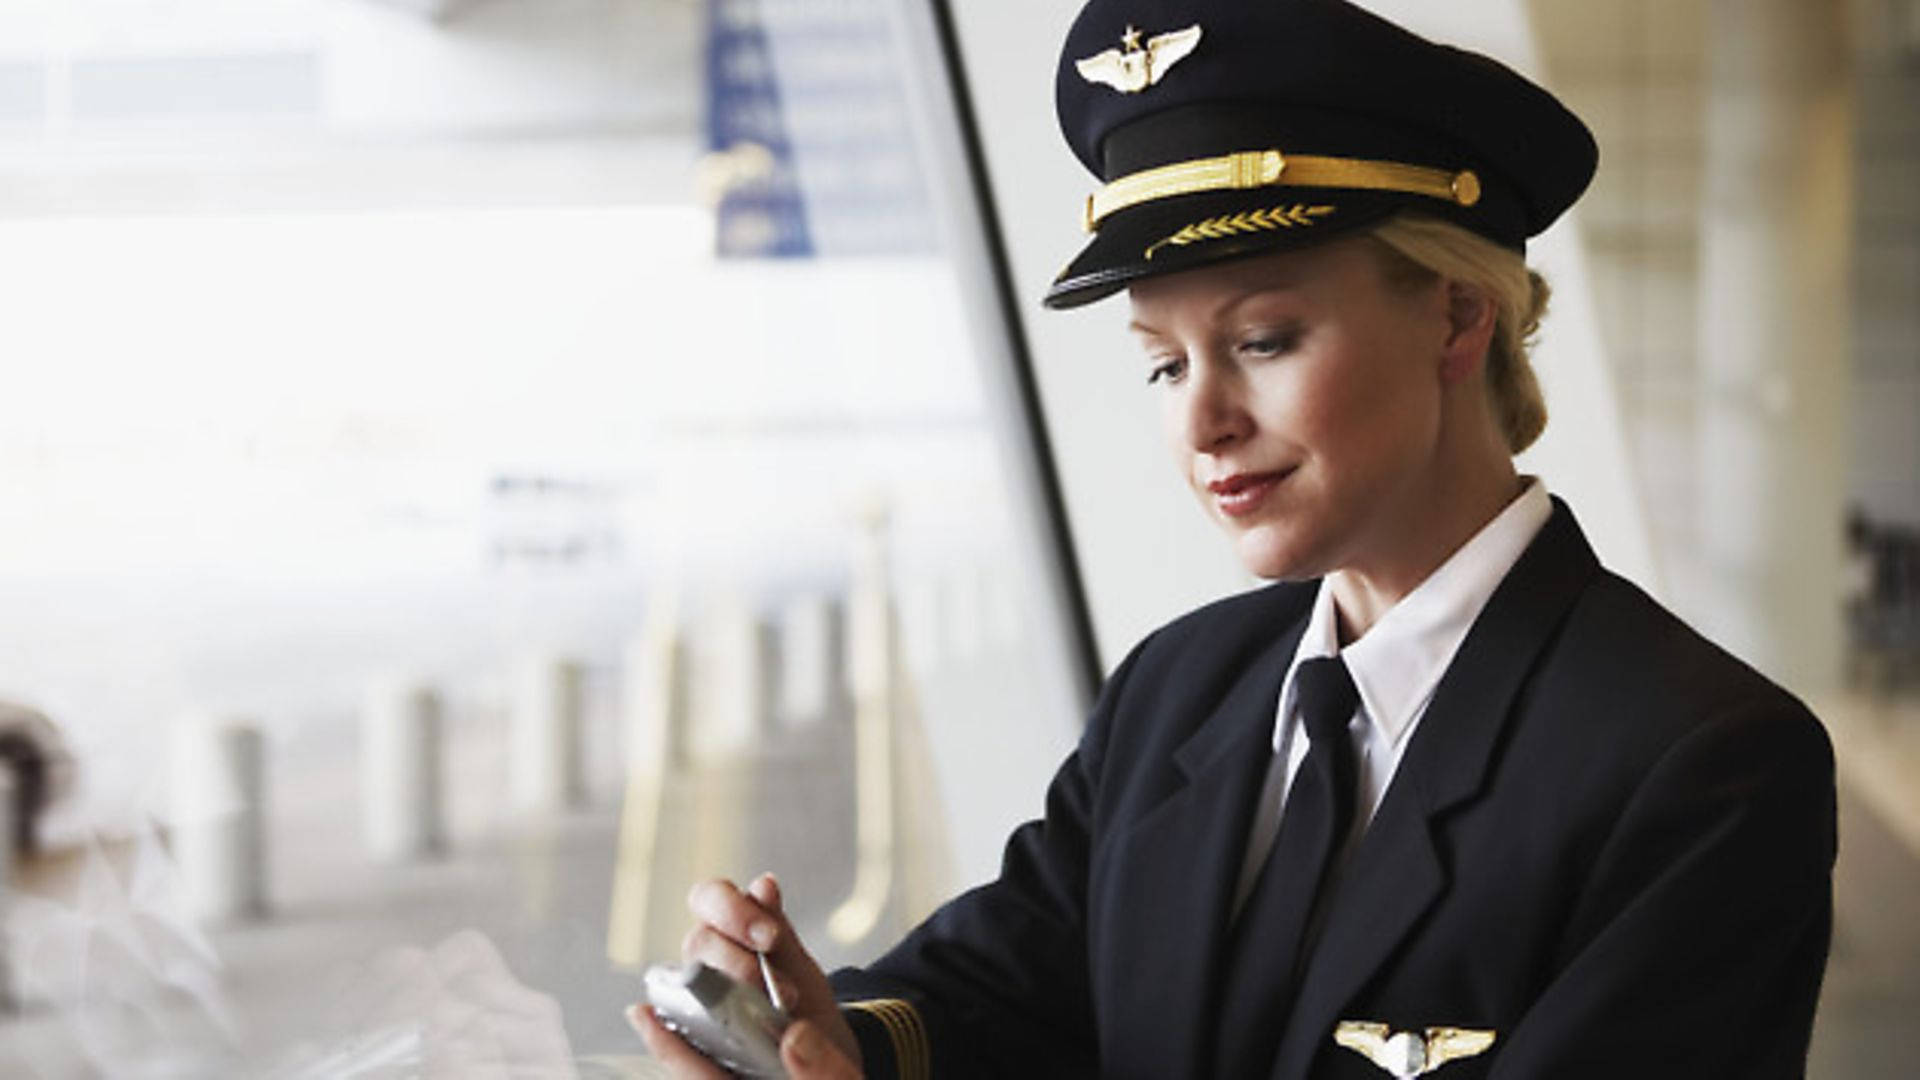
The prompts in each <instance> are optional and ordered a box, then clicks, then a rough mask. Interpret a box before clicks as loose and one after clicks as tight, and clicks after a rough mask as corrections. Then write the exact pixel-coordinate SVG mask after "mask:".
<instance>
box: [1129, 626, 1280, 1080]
mask: <svg viewBox="0 0 1920 1080" xmlns="http://www.w3.org/2000/svg"><path fill="white" fill-rule="evenodd" d="M1283 620H1284V621H1280V622H1279V626H1280V631H1279V632H1278V633H1277V635H1276V636H1275V637H1274V638H1272V639H1271V640H1270V643H1269V644H1267V645H1266V646H1265V647H1264V648H1261V649H1259V650H1258V651H1257V653H1255V654H1254V655H1253V656H1252V657H1251V658H1250V659H1249V660H1248V661H1247V662H1245V663H1241V664H1239V665H1237V666H1236V668H1235V669H1234V672H1233V674H1232V676H1231V677H1233V679H1234V681H1233V684H1232V686H1231V688H1230V689H1228V690H1227V692H1226V694H1225V696H1224V697H1222V698H1221V699H1220V703H1219V705H1217V706H1216V707H1215V708H1214V710H1213V712H1212V713H1211V714H1210V715H1209V716H1208V718H1207V720H1206V721H1205V722H1204V723H1203V724H1201V725H1200V727H1199V728H1197V729H1196V730H1195V732H1194V734H1193V735H1192V736H1190V737H1189V738H1188V739H1187V740H1186V741H1185V742H1184V743H1183V744H1181V746H1180V747H1179V749H1178V750H1176V751H1175V752H1174V755H1173V760H1174V763H1175V765H1176V767H1177V768H1178V770H1179V772H1180V773H1181V774H1182V776H1183V777H1184V778H1185V784H1184V785H1183V786H1181V787H1179V788H1178V789H1176V790H1175V791H1174V792H1173V794H1171V795H1169V796H1168V797H1167V798H1166V800H1165V801H1163V802H1161V803H1160V804H1159V805H1158V806H1156V807H1154V808H1152V809H1151V810H1149V811H1147V812H1146V813H1145V814H1144V815H1142V816H1141V817H1140V818H1138V819H1136V822H1135V824H1134V825H1133V826H1132V827H1131V828H1130V829H1128V830H1127V831H1126V833H1125V835H1123V836H1121V837H1120V838H1118V839H1117V840H1116V845H1115V849H1114V851H1113V852H1112V855H1111V857H1112V859H1113V864H1112V865H1113V872H1112V874H1111V876H1110V878H1109V879H1108V880H1106V881H1104V882H1102V883H1101V885H1100V887H1099V890H1098V892H1099V895H1098V902H1099V903H1100V905H1101V909H1100V910H1099V911H1098V912H1097V913H1096V914H1097V915H1098V918H1097V920H1096V922H1095V925H1097V926H1101V927H1103V928H1104V932H1102V933H1101V934H1100V935H1099V940H1097V941H1095V942H1094V943H1093V950H1092V955H1093V956H1094V957H1095V961H1094V962H1095V963H1096V964H1097V965H1098V968H1099V970H1097V971H1096V973H1095V984H1096V985H1097V986H1099V987H1100V988H1101V989H1100V997H1101V1001H1100V1005H1099V1008H1100V1012H1101V1014H1102V1022H1101V1024H1100V1029H1101V1057H1102V1060H1103V1061H1104V1062H1106V1063H1107V1064H1106V1066H1105V1067H1104V1068H1105V1072H1106V1073H1107V1074H1109V1075H1115V1076H1142V1077H1145V1076H1152V1077H1163V1076H1193V1075H1199V1074H1200V1073H1201V1071H1202V1070H1204V1068H1205V1067H1206V1066H1205V1062H1206V1060H1207V1056H1206V1050H1207V1040H1208V1039H1210V1038H1211V1037H1212V1028H1211V1026H1210V1023H1209V1020H1210V1017H1211V1007H1212V1005H1213V1003H1214V996H1213V995H1214V987H1215V986H1216V985H1217V983H1218V976H1219V971H1220V960H1221V957H1220V951H1221V946H1222V942H1223V941H1224V940H1225V931H1226V926H1227V920H1228V915H1229V911H1228V907H1229V905H1230V903H1231V901H1232V895H1233V888H1234V884H1235V882H1236V880H1237V879H1238V876H1239V871H1240V865H1241V862H1242V861H1243V858H1244V856H1245V850H1246V838H1247V831H1248V828H1249V823H1250V821H1251V819H1252V805H1253V801H1254V800H1255V799H1256V798H1257V797H1258V795H1259V792H1260V786H1261V782H1262V781H1263V780H1264V779H1265V776H1266V770H1267V764H1268V762H1269V761H1270V760H1271V759H1272V757H1273V745H1272V738H1273V723H1274V710H1275V707H1276V705H1277V704H1278V702H1279V694H1280V680H1281V679H1282V678H1283V677H1284V676H1285V674H1286V670H1287V664H1288V662H1289V661H1291V660H1292V658H1293V653H1294V650H1295V649H1296V648H1297V647H1298V645H1299V641H1300V635H1301V633H1302V631H1303V630H1304V628H1305V622H1306V619H1305V613H1304V611H1302V612H1297V613H1293V617H1292V618H1291V619H1290V620H1285V619H1284V616H1283ZM1196 682H1199V683H1200V684H1201V685H1204V684H1205V683H1204V676H1203V677H1202V678H1200V679H1196ZM1169 719H1171V718H1169Z"/></svg>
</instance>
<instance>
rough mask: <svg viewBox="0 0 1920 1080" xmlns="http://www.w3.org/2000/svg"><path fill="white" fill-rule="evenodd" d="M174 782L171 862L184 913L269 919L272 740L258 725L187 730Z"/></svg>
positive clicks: (179, 733)
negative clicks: (268, 741) (176, 872)
mask: <svg viewBox="0 0 1920 1080" xmlns="http://www.w3.org/2000/svg"><path fill="white" fill-rule="evenodd" d="M172 782H173V799H172V802H173V854H174V858H175V860H176V861H177V862H178V863H179V868H180V884H181V889H182V897H181V899H182V901H183V904H184V906H185V908H186V910H187V911H188V912H189V913H191V914H192V915H193V916H195V917H197V918H199V919H202V920H206V921H222V920H231V919H241V918H253V917H259V916H262V915H264V914H266V911H267V857H268V852H267V768H266V740H265V738H264V736H263V735H262V734H261V731H260V728H259V727H258V725H256V724H255V723H253V722H252V721H249V720H243V719H232V718H216V719H207V718H195V719H190V720H188V721H185V722H183V723H181V724H180V725H179V726H177V727H176V728H175V729H174V738H173V773H172Z"/></svg>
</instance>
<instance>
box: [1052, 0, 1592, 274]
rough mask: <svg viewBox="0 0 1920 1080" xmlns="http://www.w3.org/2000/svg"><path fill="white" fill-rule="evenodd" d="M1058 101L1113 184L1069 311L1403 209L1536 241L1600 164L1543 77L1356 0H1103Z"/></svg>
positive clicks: (1083, 24)
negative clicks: (1433, 37) (1439, 39)
mask: <svg viewBox="0 0 1920 1080" xmlns="http://www.w3.org/2000/svg"><path fill="white" fill-rule="evenodd" d="M1055 103H1056V106H1057V108H1058V111H1059V117H1060V129H1061V131H1062V132H1063V133H1064V134H1065V135H1066V138H1067V143H1068V144H1069V145H1070V146H1071V147H1072V148H1073V152H1074V154H1075V156H1077V157H1078V158H1079V159H1080V161H1081V163H1082V164H1084V165H1085V166H1086V167H1087V168H1088V170H1090V171H1091V172H1092V173H1093V174H1094V176H1095V178H1096V179H1097V181H1098V186H1097V187H1096V189H1095V190H1094V192H1093V193H1092V194H1091V195H1089V196H1088V197H1087V199H1086V202H1085V203H1084V204H1083V205H1082V206H1080V207H1078V208H1076V210H1077V213H1078V215H1079V217H1080V220H1081V224H1082V225H1083V226H1084V227H1085V228H1086V230H1087V232H1088V234H1089V240H1088V243H1087V245H1086V247H1085V248H1084V249H1083V250H1082V251H1081V252H1080V253H1079V255H1077V256H1076V257H1075V258H1074V260H1073V261H1072V262H1071V263H1070V264H1068V266H1067V268H1066V269H1065V270H1063V271H1061V273H1060V275H1059V277H1057V278H1056V279H1055V280H1054V282H1053V285H1052V287H1051V288H1050V289H1048V291H1047V296H1046V304H1047V306H1049V307H1054V308H1070V307H1077V306H1079V305H1081V304H1086V303H1090V302H1092V301H1094V300H1098V299H1100V298H1102V297H1104V296H1108V295H1110V294H1112V293H1114V292H1117V291H1118V290H1120V289H1122V288H1125V287H1126V286H1127V285H1128V283H1130V282H1133V281H1137V280H1139V279H1141V278H1144V277H1149V276H1153V275H1158V274H1167V273H1174V272H1177V271H1180V270H1186V269H1191V268H1193V267H1197V266H1202V265H1206V264H1209V263H1214V262H1219V261H1221V260H1225V259H1231V258H1237V257H1241V256H1246V255H1253V254H1259V253H1264V252H1271V251H1284V250H1290V249H1295V248H1302V247H1308V246H1311V245H1314V244H1320V243H1325V242H1326V241H1328V240H1330V239H1333V238H1335V237H1337V236H1340V235H1344V234H1348V233H1352V232H1355V231H1357V230H1363V229H1365V228H1367V227H1369V226H1372V225H1375V224H1378V223H1380V222H1382V221H1385V220H1386V219H1387V218H1389V217H1391V216H1393V215H1394V214H1396V213H1398V212H1401V211H1417V212H1419V213H1422V214H1427V215H1430V216H1433V217H1437V218H1440V219H1443V220H1446V221H1450V222H1453V223H1454V224H1456V225H1460V226H1463V227H1465V228H1467V229H1469V230H1471V231H1473V232H1475V233H1478V234H1480V235H1482V236H1485V237H1487V238H1489V239H1491V240H1494V241H1496V242H1498V243H1500V244H1503V245H1505V246H1507V247H1509V248H1512V249H1514V250H1516V251H1522V252H1524V251H1525V248H1526V241H1527V239H1528V238H1529V237H1531V236H1534V235H1536V234H1538V233H1540V232H1541V231H1542V230H1544V229H1545V228H1546V227H1547V226H1548V225H1551V224H1552V223H1553V222H1554V220H1555V219H1556V218H1558V217H1559V216H1560V215H1561V213H1562V212H1564V211H1565V210H1566V209H1567V207H1568V206H1570V205H1572V203H1573V201H1574V200H1575V199H1576V198H1578V197H1579V195H1580V193H1581V192H1582V191H1584V190H1586V187H1587V183H1588V182H1589V181H1590V180H1591V179H1592V178H1593V171H1594V166H1595V164H1596V162H1597V160H1598V149H1597V147H1596V146H1595V144H1594V141H1593V135H1592V133H1591V132H1589V131H1588V130H1587V127H1586V125H1585V124H1583V123H1581V122H1580V118H1579V117H1577V116H1575V115H1573V113H1572V112H1570V111H1568V110H1567V108H1566V107H1565V106H1563V105H1561V104H1560V102H1559V101H1558V100H1557V99H1556V98H1554V96H1553V95H1552V94H1550V93H1548V92H1547V91H1546V90H1545V89H1543V88H1541V87H1540V86H1538V85H1536V84H1534V83H1533V82H1531V81H1529V80H1528V79H1526V78H1524V77H1523V76H1521V75H1519V74H1517V73H1516V72H1514V71H1513V70H1512V69H1510V68H1508V67H1506V66H1505V65H1503V64H1501V63H1499V62H1498V61H1496V60H1493V59H1491V58H1489V57H1486V56H1482V55H1480V54H1478V53H1473V52H1468V51H1466V50H1463V49H1456V48H1453V47H1451V46H1448V45H1440V44H1436V43H1434V42H1431V41H1428V40H1426V39H1425V38H1422V37H1420V36H1419V35H1417V34H1414V33H1411V32H1409V31H1407V30H1404V29H1402V28H1401V27H1398V26H1396V25H1394V24H1393V23H1390V22H1388V21H1386V20H1385V19H1382V18H1380V17H1379V16H1377V15H1374V14H1372V13H1370V12H1367V11H1365V10H1363V9H1361V8H1360V7H1357V6H1355V5H1354V4H1351V3H1347V2H1346V0H1092V2H1090V3H1088V4H1087V6H1086V7H1085V8H1084V9H1083V10H1082V11H1081V12H1080V16H1079V18H1078V19H1076V20H1075V21H1074V24H1073V28H1072V29H1071V30H1070V31H1068V33H1067V40H1066V44H1065V46H1064V48H1063V49H1062V50H1061V54H1060V66H1059V72H1058V74H1057V76H1056V79H1055Z"/></svg>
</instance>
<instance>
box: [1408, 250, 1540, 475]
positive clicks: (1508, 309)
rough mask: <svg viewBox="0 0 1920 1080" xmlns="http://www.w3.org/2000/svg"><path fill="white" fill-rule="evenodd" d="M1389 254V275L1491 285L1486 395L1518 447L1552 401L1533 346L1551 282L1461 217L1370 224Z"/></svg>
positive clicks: (1511, 446) (1534, 434) (1535, 432)
mask: <svg viewBox="0 0 1920 1080" xmlns="http://www.w3.org/2000/svg"><path fill="white" fill-rule="evenodd" d="M1371 235H1372V237H1373V238H1374V239H1375V240H1378V241H1380V243H1381V244H1383V245H1385V247H1386V250H1387V251H1388V252H1389V253H1390V255H1393V256H1398V258H1392V259H1390V261H1389V265H1388V269H1387V276H1388V280H1389V281H1393V282H1395V283H1401V284H1426V283H1429V282H1431V281H1433V280H1434V279H1436V278H1448V279H1451V280H1454V281H1459V282H1464V283H1466V284H1469V285H1473V286H1476V287H1478V288H1481V289H1484V290H1486V293H1487V295H1488V296H1489V297H1490V298H1492V300H1493V304H1494V311H1495V316H1494V325H1493V340H1492V342H1491V343H1489V344H1488V346H1487V361H1486V386H1487V397H1488V399H1489V400H1490V401H1491V402H1492V403H1493V411H1494V417H1495V419H1497V420H1498V421H1499V423H1500V430H1501V433H1502V434H1504V435H1505V436H1506V439H1507V448H1508V450H1509V451H1511V452H1512V453H1515V454H1517V453H1519V452H1520V451H1522V450H1525V449H1526V448H1527V447H1529V446H1531V445H1533V441H1534V440H1535V439H1537V438H1539V437H1540V432H1541V431H1542V430H1543V429H1545V428H1546V426H1547V402H1546V398H1545V397H1544V396H1543V395H1542V394H1541V392H1540V380H1539V379H1538V378H1536V377H1535V376H1534V373H1533V362H1532V360H1531V359H1530V358H1529V356H1528V353H1529V351H1530V350H1531V349H1532V347H1533V341H1534V336H1535V334H1536V333H1537V332H1538V331H1539V329H1540V318H1541V316H1543V315H1545V314H1546V311H1547V298H1548V296H1549V295H1550V294H1551V292H1552V290H1551V289H1549V288H1548V287H1547V279H1545V278H1543V277H1541V276H1540V275H1539V274H1537V273H1535V272H1534V271H1533V270H1532V269H1530V268H1529V267H1528V266H1527V263H1526V259H1525V258H1524V257H1523V256H1521V255H1520V253H1519V252H1516V251H1513V250H1512V249H1510V248H1505V247H1502V246H1500V245H1499V244H1497V243H1495V242H1493V241H1492V240H1489V239H1487V238H1486V237H1483V236H1481V235H1479V234H1478V233H1474V232H1469V231H1468V230H1466V229H1464V228H1461V227H1460V226H1458V225H1454V224H1451V223H1450V222H1445V221H1440V220H1438V219H1437V218H1430V217H1424V216H1420V215H1417V214H1401V215H1399V216H1397V217H1394V218H1391V219H1389V220H1388V221H1387V222H1386V224H1384V225H1381V226H1379V227H1378V228H1376V229H1374V230H1373V232H1372V234H1371Z"/></svg>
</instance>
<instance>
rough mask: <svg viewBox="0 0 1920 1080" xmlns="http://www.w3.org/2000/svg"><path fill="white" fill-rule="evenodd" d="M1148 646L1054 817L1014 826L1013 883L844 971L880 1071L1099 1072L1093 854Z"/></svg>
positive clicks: (1115, 684)
mask: <svg viewBox="0 0 1920 1080" xmlns="http://www.w3.org/2000/svg"><path fill="white" fill-rule="evenodd" d="M1150 640H1151V638H1150V639H1149V641H1150ZM1146 647H1147V642H1142V643H1141V644H1140V645H1139V646H1137V647H1136V648H1135V649H1134V651H1133V652H1132V653H1131V654H1129V655H1128V657H1127V658H1126V660H1124V661H1123V662H1122V663H1121V665H1120V666H1119V667H1118V668H1117V669H1115V671H1114V673H1113V675H1112V676H1111V677H1110V678H1109V679H1108V680H1107V682H1106V685H1105V686H1104V687H1103V688H1102V690H1101V693H1100V697H1099V700H1098V701H1097V702H1096V703H1095V705H1094V708H1093V712H1092V714H1091V716H1090V718H1089V720H1088V723H1087V727H1086V730H1085V732H1084V733H1083V735H1082V737H1081V740H1080V743H1079V745H1078V747H1077V748H1076V749H1075V751H1074V752H1073V753H1072V754H1071V755H1069V756H1068V758H1067V759H1066V761H1065V762H1064V763H1063V764H1062V765H1061V766H1060V768H1059V770H1058V771H1057V772H1056V773H1055V774H1054V777H1053V780H1052V782H1051V783H1050V785H1049V786H1048V788H1047V797H1046V811H1045V815H1044V816H1043V817H1042V818H1041V819H1039V820H1037V821H1030V822H1027V823H1026V824H1024V825H1022V826H1020V827H1019V828H1018V829H1016V830H1015V831H1014V833H1013V835H1012V836H1011V837H1010V838H1009V840H1008V841H1007V846H1006V850H1005V853H1004V855H1003V858H1002V861H1001V868H1000V875H999V877H998V878H997V879H995V880H994V881H992V882H990V883H988V884H986V885H983V886H980V887H979V888H976V889H973V890H970V891H968V892H966V893H963V894H961V895H960V896H959V897H956V898H955V899H953V900H951V901H949V902H948V903H946V904H945V905H943V906H942V907H941V908H940V909H939V910H937V911H936V912H934V914H933V915H932V916H930V917H929V918H928V919H927V920H926V921H925V922H923V923H922V924H920V926H918V927H916V928H915V929H914V930H913V931H912V932H911V933H909V934H908V935H907V936H906V937H905V938H904V939H903V940H902V941H901V942H900V944H898V945H896V946H895V947H894V948H893V949H891V950H890V951H888V952H887V953H886V954H885V955H884V956H882V957H881V958H880V959H879V960H877V961H876V962H874V963H873V964H872V965H870V966H868V967H865V968H843V969H841V970H839V971H836V972H834V973H833V975H832V976H831V978H830V981H831V983H832V985H833V987H834V993H835V996H836V997H838V998H839V999H840V1000H841V1007H842V1010H843V1011H844V1012H845V1014H846V1016H847V1019H848V1022H849V1024H850V1025H851V1026H852V1027H853V1029H854V1033H855V1035H856V1036H858V1037H859V1039H860V1048H861V1054H862V1056H863V1059H864V1061H865V1066H866V1074H867V1075H868V1076H869V1077H878V1078H884V1077H901V1078H903V1080H919V1078H924V1077H927V1076H929V1075H942V1076H1005V1075H1033V1076H1053V1077H1076V1076H1092V1075H1094V1074H1095V1073H1096V1071H1097V1063H1096V1060H1095V1038H1094V1030H1093V1008H1092V995H1091V990H1090V987H1089V979H1088V965H1087V951H1086V950H1087V935H1086V922H1085V919H1086V900H1087V870H1088V857H1089V850H1090V848H1091V845H1092V841H1093V831H1094V828H1095V825H1094V808H1095V804H1096V799H1097V795H1098V790H1099V785H1100V774H1101V767H1102V762H1103V759H1104V753H1105V747H1106V743H1107V737H1108V732H1109V728H1110V727H1111V725H1112V723H1113V714H1114V712H1115V710H1116V707H1117V702H1118V701H1119V699H1120V698H1121V696H1122V694H1123V693H1124V689H1125V686H1126V683H1127V679H1128V676H1129V674H1130V673H1131V672H1132V671H1133V669H1134V666H1135V664H1136V662H1137V661H1138V659H1139V657H1140V656H1141V654H1142V653H1143V652H1144V651H1145V650H1146Z"/></svg>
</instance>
